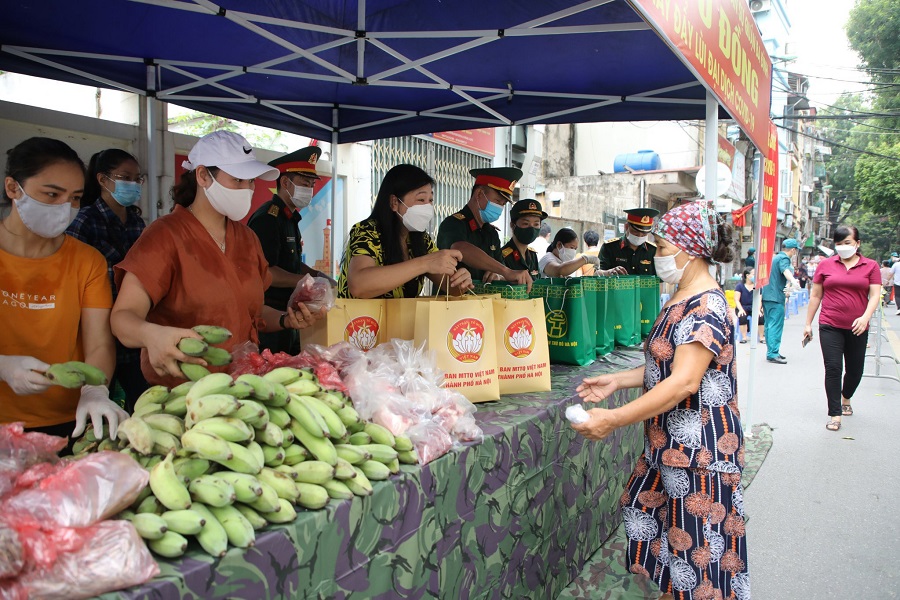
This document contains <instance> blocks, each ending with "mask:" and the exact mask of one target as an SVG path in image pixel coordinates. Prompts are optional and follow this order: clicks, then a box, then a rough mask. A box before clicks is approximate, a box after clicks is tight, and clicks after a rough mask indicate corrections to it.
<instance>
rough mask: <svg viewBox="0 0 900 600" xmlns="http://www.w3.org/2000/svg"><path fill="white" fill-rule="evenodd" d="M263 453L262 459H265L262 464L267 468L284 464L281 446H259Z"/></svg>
mask: <svg viewBox="0 0 900 600" xmlns="http://www.w3.org/2000/svg"><path fill="white" fill-rule="evenodd" d="M260 446H261V447H262V451H263V457H264V458H265V459H266V460H265V461H263V464H264V465H265V466H267V467H277V466H279V465H282V464H284V448H282V447H281V446H269V445H268V444H260Z"/></svg>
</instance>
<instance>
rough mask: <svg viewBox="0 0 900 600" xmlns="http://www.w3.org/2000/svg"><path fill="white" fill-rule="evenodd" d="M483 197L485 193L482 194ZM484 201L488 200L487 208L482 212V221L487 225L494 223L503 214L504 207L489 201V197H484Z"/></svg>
mask: <svg viewBox="0 0 900 600" xmlns="http://www.w3.org/2000/svg"><path fill="white" fill-rule="evenodd" d="M481 195H482V196H484V192H481ZM484 199H485V200H487V206H485V207H484V208H482V209H481V211H480V212H481V220H482V221H484V222H485V223H493V222H494V221H496V220H497V219H499V218H500V215H502V214H503V207H502V206H500V205H499V204H495V203H493V202H491V201H490V200H488V197H487V196H484Z"/></svg>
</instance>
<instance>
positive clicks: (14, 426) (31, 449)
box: [0, 423, 67, 498]
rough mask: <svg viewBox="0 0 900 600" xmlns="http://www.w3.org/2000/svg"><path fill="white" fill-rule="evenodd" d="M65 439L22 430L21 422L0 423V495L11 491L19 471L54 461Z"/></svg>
mask: <svg viewBox="0 0 900 600" xmlns="http://www.w3.org/2000/svg"><path fill="white" fill-rule="evenodd" d="M66 443H67V442H66V439H65V438H61V437H56V436H53V435H47V434H45V433H37V432H28V433H26V432H25V424H24V423H10V424H8V425H0V498H3V497H4V496H5V495H6V494H8V493H9V492H10V491H12V489H13V487H14V486H15V482H16V479H18V477H19V475H20V474H21V473H22V471H24V470H26V469H28V468H29V467H31V466H32V465H35V464H38V463H43V462H51V463H52V462H56V461H57V460H58V458H57V454H58V453H59V451H60V450H62V449H63V448H65V447H66Z"/></svg>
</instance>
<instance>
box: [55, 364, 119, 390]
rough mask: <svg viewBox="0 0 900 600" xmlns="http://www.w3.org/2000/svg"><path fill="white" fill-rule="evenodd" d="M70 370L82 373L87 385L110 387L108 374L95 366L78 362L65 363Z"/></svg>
mask: <svg viewBox="0 0 900 600" xmlns="http://www.w3.org/2000/svg"><path fill="white" fill-rule="evenodd" d="M63 365H65V366H66V367H67V368H68V369H69V370H72V371H77V372H79V373H81V375H82V376H83V377H84V382H85V383H86V384H87V385H108V384H109V378H107V377H106V373H104V372H103V371H101V370H100V369H98V368H97V367H95V366H94V365H89V364H87V363H84V362H79V361H77V360H73V361H69V362H66V363H63Z"/></svg>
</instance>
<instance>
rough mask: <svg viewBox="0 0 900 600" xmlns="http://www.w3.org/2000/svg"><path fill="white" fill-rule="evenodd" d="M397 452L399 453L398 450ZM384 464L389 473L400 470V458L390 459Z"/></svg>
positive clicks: (392, 473) (393, 473)
mask: <svg viewBox="0 0 900 600" xmlns="http://www.w3.org/2000/svg"><path fill="white" fill-rule="evenodd" d="M397 454H398V455H399V452H398V453H397ZM384 465H385V466H386V467H387V468H388V470H389V471H390V472H391V475H396V474H397V473H399V472H400V459H399V458H395V459H394V460H392V461H390V462H386V463H384Z"/></svg>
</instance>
